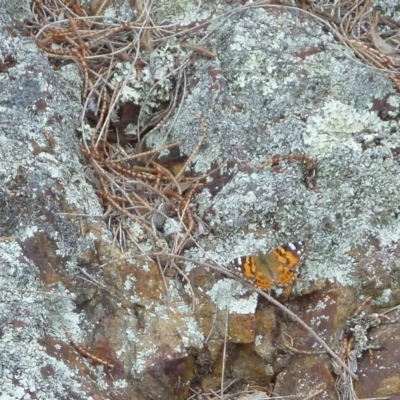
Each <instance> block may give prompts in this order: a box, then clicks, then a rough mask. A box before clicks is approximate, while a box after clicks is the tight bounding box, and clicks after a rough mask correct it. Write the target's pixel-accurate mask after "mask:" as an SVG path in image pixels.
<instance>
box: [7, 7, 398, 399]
mask: <svg viewBox="0 0 400 400" xmlns="http://www.w3.org/2000/svg"><path fill="white" fill-rule="evenodd" d="M11 3H13V4H12V7H11V6H10V5H8V4H7V3H6V2H5V1H3V4H2V5H3V7H1V12H0V20H1V24H0V26H1V28H0V36H1V42H0V55H1V60H2V62H3V64H6V65H7V66H6V67H2V69H1V72H0V80H1V84H2V91H1V94H0V98H1V110H2V118H1V126H2V130H1V133H0V141H1V143H0V144H1V145H0V152H1V157H0V163H1V171H2V172H1V174H0V179H1V184H2V185H1V187H2V188H3V189H2V192H1V193H0V208H1V214H0V218H1V220H0V228H1V232H0V235H1V237H2V239H1V242H0V260H1V268H0V284H1V290H0V308H1V310H0V311H1V313H0V315H1V317H0V321H1V326H0V329H1V332H0V333H1V335H0V350H1V351H0V368H1V370H2V373H1V374H0V383H1V387H2V390H3V392H2V394H1V395H0V396H3V397H0V398H4V399H7V398H12V399H23V398H28V396H29V397H32V398H35V397H36V398H46V399H52V398H54V399H67V398H68V399H89V398H93V399H96V398H110V399H135V398H138V399H139V398H143V399H186V398H187V397H189V395H190V391H189V388H190V387H192V388H194V389H196V390H205V391H207V390H209V389H213V390H218V389H219V387H220V380H221V372H222V365H223V364H222V355H223V352H224V338H225V335H228V343H227V347H226V359H225V371H224V372H225V381H226V382H230V381H231V380H233V379H237V382H236V385H235V386H233V387H232V389H236V390H240V389H241V388H242V387H245V385H246V384H251V385H256V386H257V387H259V388H260V387H261V388H265V390H267V389H269V388H270V384H272V383H275V388H274V392H276V393H277V394H279V395H301V396H302V397H307V396H309V395H311V394H313V393H316V392H318V393H319V394H318V396H319V397H316V398H321V399H328V398H329V399H332V398H335V390H334V382H335V376H334V374H333V371H332V367H331V365H330V362H329V358H328V357H327V356H326V355H318V356H315V355H305V354H295V355H293V354H292V352H291V351H290V350H288V348H287V347H285V343H287V342H288V341H289V342H290V340H291V339H292V340H293V343H292V346H293V347H295V348H297V349H299V350H315V349H317V346H315V342H314V340H313V339H312V338H310V337H309V336H308V335H307V334H306V333H305V332H304V330H303V329H301V328H299V327H298V326H297V325H296V324H295V323H293V322H291V321H290V320H289V319H288V317H286V316H285V315H283V314H282V312H281V311H278V310H277V309H276V308H275V307H272V306H271V305H268V304H266V303H265V302H264V301H261V300H260V301H259V300H258V298H257V295H256V294H255V293H252V292H250V291H248V290H247V289H245V288H243V287H242V286H241V285H240V284H239V283H237V282H235V281H233V280H230V279H226V278H224V277H222V276H218V275H217V274H214V273H212V271H209V270H207V269H205V268H204V267H196V266H195V265H194V264H190V263H185V265H182V268H183V269H184V271H185V273H186V276H188V279H189V281H190V282H191V285H192V290H193V293H194V306H195V307H194V311H193V309H192V300H193V299H192V295H191V292H190V291H189V288H188V283H187V281H186V280H184V279H181V277H179V276H176V277H171V278H168V277H167V278H166V282H165V284H164V281H163V280H162V279H161V276H160V272H159V268H158V266H157V265H156V264H155V263H153V262H151V261H148V260H147V259H145V258H143V257H142V258H139V257H136V258H135V257H127V258H125V259H121V254H120V253H119V252H118V251H117V250H116V249H115V248H114V247H113V246H112V237H111V233H110V232H109V231H108V230H107V227H106V225H105V224H104V222H103V221H102V213H103V210H102V208H101V205H100V203H99V200H98V199H97V198H96V195H95V193H94V190H93V188H92V187H91V186H90V185H88V184H87V183H86V181H85V178H84V175H83V172H82V171H83V159H82V157H81V153H80V148H79V140H78V138H77V135H76V128H77V126H78V124H79V118H80V113H81V104H80V101H81V99H80V90H81V82H80V77H79V73H78V70H77V68H76V67H75V66H74V65H72V64H69V65H66V66H65V67H63V68H61V69H60V70H59V71H54V70H52V69H51V67H50V64H49V63H48V60H47V57H46V55H44V54H43V53H42V52H40V51H39V50H38V49H37V48H36V46H35V45H34V43H33V42H32V40H31V39H30V38H29V37H26V36H23V35H22V33H21V32H22V30H21V26H20V25H19V24H17V23H15V22H13V20H12V19H11V17H10V15H12V16H14V17H15V16H16V15H17V14H18V13H19V14H18V15H20V16H28V15H29V10H28V9H27V8H26V5H25V3H23V2H21V3H19V2H11ZM202 5H203V4H202ZM197 7H198V4H197V2H196V4H194V3H193V4H192V3H190V2H188V3H187V8H186V9H185V8H184V9H183V11H184V12H181V14H180V16H175V15H174V13H173V11H174V10H172V9H168V8H166V10H165V12H166V14H165V18H166V19H168V20H170V21H172V22H178V21H179V22H180V23H182V24H184V23H189V22H190V21H192V20H193V16H194V15H195V11H196V9H197ZM207 7H208V4H207V2H205V3H204V9H201V11H200V12H199V13H198V14H197V17H198V18H199V20H201V19H202V18H203V19H205V18H210V16H211V11H210V9H207ZM230 7H232V6H227V5H218V7H217V8H216V9H215V10H216V11H215V12H217V13H219V14H222V13H223V12H226V11H230V10H231V8H230ZM175 11H176V10H175ZM181 11H182V10H181ZM174 18H177V19H176V20H174ZM179 18H181V19H179ZM208 29H209V30H210V31H211V30H212V29H215V30H214V32H213V33H212V34H211V35H210V37H209V41H208V42H207V43H206V46H210V47H211V46H213V47H214V48H215V49H216V51H217V53H218V59H216V60H205V59H201V58H199V59H198V60H197V61H196V62H195V64H194V67H195V68H194V74H193V76H191V77H190V80H189V82H188V89H189V90H188V94H187V97H186V98H185V100H184V102H183V105H182V108H181V110H180V114H179V118H177V119H176V120H175V118H171V121H173V120H175V125H174V128H173V130H172V136H171V138H170V139H171V141H175V140H182V141H183V142H184V144H183V146H182V151H183V152H184V153H187V154H189V153H190V151H191V150H192V149H193V148H194V147H195V146H196V145H197V143H198V140H199V136H200V132H201V127H200V126H199V123H198V119H197V117H196V115H195V112H197V113H199V114H202V115H203V116H204V118H205V120H206V122H207V136H206V139H205V142H204V144H203V145H202V147H201V149H200V151H199V153H198V154H197V155H196V157H195V159H194V165H193V170H194V171H196V172H197V173H206V172H207V173H208V172H210V171H211V170H215V171H214V172H212V173H211V174H210V175H211V177H212V179H209V181H208V183H207V187H206V188H205V189H204V190H202V191H201V192H200V193H199V194H198V195H197V197H196V199H195V201H194V203H195V204H196V206H197V210H198V213H199V215H200V216H201V217H202V218H203V219H204V220H205V221H206V222H207V223H208V224H209V226H210V228H211V232H210V234H209V235H207V236H205V237H202V238H197V243H198V245H199V246H198V247H195V248H193V249H191V250H190V251H188V252H186V255H187V256H188V257H192V258H194V259H197V260H200V261H209V260H213V261H215V262H218V263H220V264H221V265H226V264H227V263H228V262H229V261H230V260H231V259H233V258H234V257H235V256H239V255H244V254H249V253H253V252H255V251H257V250H258V249H262V250H267V249H269V248H272V247H274V246H276V245H278V244H281V243H284V242H287V241H289V240H297V239H301V240H308V241H309V243H310V252H309V255H308V258H307V260H306V263H305V265H304V266H303V268H302V269H301V272H300V277H299V279H298V281H297V284H296V286H295V288H294V290H293V293H292V294H291V297H290V299H289V302H288V303H287V304H288V306H289V307H290V308H291V309H292V310H293V311H295V312H296V314H298V315H299V316H301V317H302V318H303V320H304V321H305V322H307V323H308V324H309V325H310V326H311V327H312V328H313V329H314V330H315V331H316V332H317V333H318V334H320V335H321V337H323V338H324V339H325V340H326V341H327V342H328V344H330V345H331V346H332V347H333V348H334V349H335V350H336V351H338V352H339V351H340V334H341V331H342V330H343V329H344V328H345V326H346V323H347V321H348V320H349V318H350V317H351V316H352V315H353V313H354V312H355V310H356V309H357V307H358V305H359V304H360V303H361V302H362V299H363V298H365V297H367V296H373V298H374V303H373V307H374V310H377V311H379V310H380V308H384V307H389V306H394V305H396V304H398V302H399V299H400V292H399V289H398V288H399V287H400V285H399V281H400V268H399V257H398V242H399V232H400V229H399V221H398V212H399V210H398V204H399V200H400V198H399V196H400V190H399V189H400V187H399V182H398V176H399V172H400V171H399V169H400V167H399V165H398V163H397V161H396V159H395V158H392V157H391V153H390V151H389V150H388V149H390V148H393V149H395V148H397V147H399V142H400V135H399V126H398V122H397V119H398V105H399V104H400V102H399V100H400V99H399V96H398V94H397V93H396V92H395V90H394V89H393V87H392V85H391V82H390V81H389V80H388V79H387V78H386V77H384V76H383V75H380V74H378V73H377V72H375V71H373V70H370V69H368V68H366V67H364V66H362V65H361V64H360V63H356V62H355V61H353V60H352V59H351V57H350V54H349V52H348V50H346V49H344V48H342V47H341V46H339V45H338V44H337V43H336V42H335V40H334V38H333V36H332V35H330V34H328V33H327V32H325V31H324V30H323V29H322V28H321V27H320V26H319V25H317V23H316V22H315V21H313V20H312V18H311V17H309V16H306V15H305V14H304V13H302V12H301V11H295V10H291V11H290V10H285V9H281V8H276V7H271V8H264V9H261V8H259V9H252V10H247V11H241V12H237V13H233V14H232V15H230V16H229V17H227V18H226V19H225V20H224V21H223V24H221V25H219V26H217V25H216V22H215V23H213V24H210V26H209V27H208ZM66 105H67V106H66ZM382 108H386V109H388V110H389V111H388V115H389V117H388V118H386V119H385V120H381V119H380V117H379V112H380V111H381V109H382ZM171 123H172V122H168V123H167V124H166V126H165V127H164V128H163V129H161V130H160V131H158V132H154V133H153V134H152V135H151V136H150V137H149V138H148V144H149V145H154V146H156V145H158V144H159V143H160V142H161V140H162V139H163V135H164V134H165V132H166V131H167V129H169V128H170V124H171ZM382 133H385V134H386V135H387V137H386V141H385V143H384V144H385V145H384V146H375V145H374V142H373V141H372V142H369V143H370V144H369V145H368V146H364V145H362V144H361V142H360V138H364V139H366V137H367V136H368V137H369V136H371V135H372V137H373V136H374V135H380V134H382ZM290 153H301V154H308V155H310V156H312V157H314V158H315V159H316V161H317V168H318V176H317V181H316V182H317V187H316V188H315V189H313V190H311V189H310V188H307V187H306V185H305V184H304V177H303V167H304V166H303V165H302V164H301V163H300V164H298V163H292V162H287V163H285V162H283V163H282V165H280V166H279V168H269V167H267V168H264V169H263V170H261V171H257V166H258V165H259V164H261V163H262V162H263V161H265V160H266V159H268V158H270V157H271V156H272V155H274V154H280V155H285V154H290ZM81 214H84V215H85V218H83V219H82V220H81V219H80V218H79V217H78V216H79V215H81ZM77 215H78V216H77ZM88 215H89V217H87V216H88ZM82 270H84V271H85V272H87V273H89V274H90V275H92V276H93V277H94V278H95V279H97V280H98V281H100V282H101V284H102V285H104V286H105V288H103V287H100V286H97V285H95V284H93V282H91V281H90V280H88V278H87V276H85V275H83V274H82ZM228 311H229V315H228V317H229V318H228V330H227V331H226V316H227V315H226V313H227V312H228ZM391 318H392V319H393V320H395V319H396V315H395V312H394V313H392V314H391ZM62 325H65V326H67V328H68V329H69V330H70V331H71V334H72V336H73V337H74V339H75V341H77V342H79V343H81V344H82V346H83V347H84V348H87V349H91V352H92V353H93V354H94V355H95V356H97V357H99V358H102V359H107V360H108V361H109V362H111V363H113V364H114V368H113V370H112V371H107V369H106V368H104V366H101V365H94V364H95V363H93V362H91V360H89V359H86V358H84V357H82V355H79V354H78V352H77V350H76V348H74V347H73V346H72V344H71V342H70V340H69V339H68V337H67V336H66V334H65V332H64V331H63V329H62V327H61V326H62ZM398 332H399V327H398V323H393V324H391V325H382V326H379V327H377V328H373V329H372V332H371V334H372V335H377V336H378V339H379V340H378V341H379V342H381V343H382V346H383V348H382V350H376V351H374V360H373V364H372V365H371V364H370V360H369V358H368V356H367V354H366V353H364V354H363V355H362V357H361V358H360V359H359V360H358V365H359V371H358V374H359V376H360V380H359V382H358V383H357V384H356V385H355V390H356V391H357V394H358V395H359V397H360V398H362V397H373V396H375V397H381V396H391V398H392V399H394V398H400V397H399V394H398V393H399V389H398V388H399V384H398V377H397V375H398V374H397V370H398V364H399V354H398V350H397V348H398V343H397V337H398V336H399V333H398ZM290 338H291V339H290ZM242 385H243V386H242ZM7 396H8V397H7ZM396 396H398V397H396Z"/></svg>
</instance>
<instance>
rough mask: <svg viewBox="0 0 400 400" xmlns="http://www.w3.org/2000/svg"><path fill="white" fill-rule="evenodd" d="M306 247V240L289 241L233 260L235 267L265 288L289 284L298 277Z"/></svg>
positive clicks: (255, 283)
mask: <svg viewBox="0 0 400 400" xmlns="http://www.w3.org/2000/svg"><path fill="white" fill-rule="evenodd" d="M306 248H307V246H306V243H304V242H300V241H299V242H293V243H292V242H289V243H286V244H284V245H282V246H279V247H277V248H276V249H273V250H271V251H269V252H266V253H264V252H262V251H259V252H258V254H257V255H253V256H244V257H239V258H237V259H236V260H234V261H233V262H232V264H233V269H234V270H235V271H237V272H240V273H241V274H242V275H243V276H244V277H245V278H247V279H249V280H251V281H252V282H253V283H254V285H255V286H257V287H259V288H260V289H263V290H267V289H271V288H272V287H273V286H274V285H277V286H288V285H289V284H290V283H292V282H293V281H294V279H295V278H296V275H297V270H298V267H299V265H300V264H301V261H302V260H303V258H304V256H305V254H306Z"/></svg>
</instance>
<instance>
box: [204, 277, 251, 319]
mask: <svg viewBox="0 0 400 400" xmlns="http://www.w3.org/2000/svg"><path fill="white" fill-rule="evenodd" d="M246 291H247V289H246V288H245V287H244V286H243V285H241V284H240V283H238V282H235V281H234V280H232V279H220V280H219V281H218V282H216V283H215V285H214V286H213V287H212V289H210V290H209V291H207V295H208V296H209V297H210V299H211V300H212V301H213V302H215V304H216V305H217V307H218V309H219V310H221V311H226V310H229V312H230V313H237V314H252V313H254V312H255V310H256V306H257V301H258V295H257V294H256V293H254V292H253V293H251V294H250V296H249V297H248V298H247V297H246V298H242V297H241V296H243V294H244V293H245V292H246Z"/></svg>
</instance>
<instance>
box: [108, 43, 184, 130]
mask: <svg viewBox="0 0 400 400" xmlns="http://www.w3.org/2000/svg"><path fill="white" fill-rule="evenodd" d="M187 53H188V52H187V51H185V50H183V49H182V48H181V47H180V46H179V44H178V42H177V41H176V40H175V39H174V38H172V39H169V40H168V41H165V43H163V47H159V48H157V49H154V50H152V51H143V52H142V53H141V57H142V58H143V59H146V60H147V62H146V64H145V65H144V66H143V68H141V69H140V75H139V74H138V72H137V69H136V66H134V65H132V64H131V63H128V62H121V63H118V64H117V66H116V68H115V73H114V75H113V77H112V79H111V84H112V85H115V84H117V83H122V88H121V91H120V98H119V102H120V104H123V103H126V102H132V103H133V104H136V105H138V106H140V108H141V112H140V116H139V122H138V124H139V126H140V127H143V126H144V125H145V124H146V123H148V122H149V120H150V119H151V117H152V115H153V113H154V112H155V111H156V110H158V109H159V108H160V106H161V105H162V104H163V103H165V102H167V101H169V100H170V98H171V96H172V88H173V85H174V82H175V80H176V78H177V70H176V65H175V63H176V60H180V59H183V58H184V57H185V56H186V55H187ZM130 125H131V126H130V127H128V131H127V132H126V133H129V132H132V133H135V134H136V133H137V130H135V128H136V127H135V126H134V125H133V124H130Z"/></svg>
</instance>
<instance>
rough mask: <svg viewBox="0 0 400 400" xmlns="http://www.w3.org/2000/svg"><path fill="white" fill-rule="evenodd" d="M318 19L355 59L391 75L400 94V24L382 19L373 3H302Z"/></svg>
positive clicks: (354, 1)
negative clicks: (348, 49)
mask: <svg viewBox="0 0 400 400" xmlns="http://www.w3.org/2000/svg"><path fill="white" fill-rule="evenodd" d="M302 8H303V9H304V10H305V11H307V12H309V13H311V14H312V15H315V16H316V17H318V18H319V19H320V20H321V21H323V22H324V24H325V25H326V26H327V27H329V29H330V30H331V31H332V32H333V33H334V34H335V36H336V38H337V39H338V40H339V41H340V42H341V43H342V44H344V45H345V46H347V47H349V48H350V49H352V50H353V52H354V55H355V56H356V57H357V58H358V59H359V60H361V61H362V62H364V63H365V64H366V65H368V66H371V67H374V68H376V69H378V70H380V71H382V72H383V73H384V74H385V75H387V76H388V77H389V78H390V79H391V81H392V82H393V84H394V85H395V87H396V88H397V90H398V91H400V78H399V72H400V69H399V67H400V50H399V49H398V47H399V43H400V30H399V29H400V21H395V20H393V19H391V18H388V17H385V16H382V15H381V13H380V11H379V10H378V9H376V8H374V6H373V4H372V0H366V1H364V0H362V1H360V0H351V1H342V0H340V1H328V2H326V1H323V0H317V1H312V2H307V4H305V3H302Z"/></svg>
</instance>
